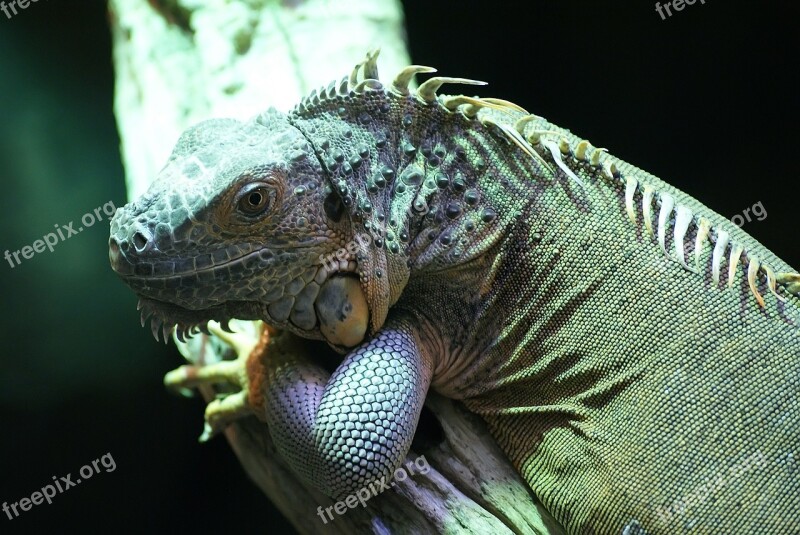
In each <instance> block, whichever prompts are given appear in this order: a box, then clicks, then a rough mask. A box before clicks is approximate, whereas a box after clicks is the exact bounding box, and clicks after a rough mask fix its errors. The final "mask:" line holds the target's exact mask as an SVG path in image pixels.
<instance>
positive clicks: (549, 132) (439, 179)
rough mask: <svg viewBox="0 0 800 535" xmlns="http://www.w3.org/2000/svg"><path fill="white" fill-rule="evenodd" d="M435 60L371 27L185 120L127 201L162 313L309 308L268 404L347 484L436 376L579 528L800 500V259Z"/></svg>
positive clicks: (763, 513)
mask: <svg viewBox="0 0 800 535" xmlns="http://www.w3.org/2000/svg"><path fill="white" fill-rule="evenodd" d="M414 72H426V71H425V69H424V68H411V69H409V70H407V71H404V72H403V73H401V74H400V75H398V77H397V78H396V79H395V81H394V82H393V84H392V86H391V87H388V88H384V87H383V86H382V85H381V84H380V83H379V82H378V81H377V69H376V67H375V54H373V55H369V56H368V57H367V60H366V61H365V62H364V63H362V64H359V65H358V66H357V67H356V69H355V70H354V73H353V75H351V77H350V79H349V80H348V79H345V80H343V81H342V82H341V83H334V84H331V85H330V86H328V87H327V88H323V89H322V90H320V92H314V93H312V95H310V96H309V97H308V98H306V99H304V101H303V102H302V103H301V104H300V105H299V106H298V107H297V108H296V109H295V110H293V111H292V112H291V113H290V114H289V115H288V116H285V115H282V114H279V113H277V112H274V111H270V112H267V113H265V114H263V115H261V116H260V117H259V118H257V119H256V120H254V121H252V122H250V123H238V122H235V121H209V122H205V123H201V124H200V125H198V126H195V127H194V128H192V129H190V130H189V131H188V132H187V133H186V134H184V136H183V137H182V138H181V141H179V143H178V146H177V147H176V149H175V151H174V153H173V155H172V156H171V158H170V160H169V163H168V165H167V167H166V168H165V169H164V171H162V174H161V176H159V178H158V180H156V181H155V182H154V183H153V185H152V186H151V188H150V190H149V191H148V192H147V194H146V195H145V196H144V197H143V198H142V199H140V200H138V201H136V202H135V203H132V204H129V205H128V206H126V207H125V208H123V209H121V210H119V211H118V212H117V215H116V216H115V218H114V220H113V222H112V237H111V242H110V243H111V261H112V265H113V267H114V269H115V270H116V271H117V272H118V273H119V274H120V275H121V276H122V277H123V279H124V280H125V281H126V282H127V283H128V284H129V285H130V286H131V287H132V288H133V289H134V290H135V291H136V292H137V293H138V294H139V295H140V296H141V297H142V298H143V307H144V309H145V313H146V314H153V315H154V321H153V325H154V332H157V330H156V329H157V327H158V326H159V325H161V324H163V325H164V326H165V327H164V328H165V334H166V330H167V329H168V328H171V326H172V325H174V324H178V336H179V337H181V336H183V335H184V334H185V333H186V332H187V331H189V332H190V331H193V330H194V327H195V326H196V325H200V324H202V323H203V322H205V321H207V320H209V319H216V320H220V321H223V322H224V321H225V320H227V319H228V318H231V317H237V318H240V319H261V320H263V321H264V322H265V323H267V324H268V325H271V326H273V327H277V328H279V329H283V330H286V331H289V332H288V333H287V332H285V333H282V334H280V335H276V336H275V337H274V340H273V342H272V346H271V347H270V348H269V349H268V354H269V355H270V356H269V358H266V359H263V362H264V366H265V367H266V368H265V370H264V371H263V377H261V378H260V380H259V381H258V386H256V387H255V388H257V389H259V396H257V398H258V399H259V400H262V401H260V402H258V403H254V402H252V401H251V402H249V404H248V408H249V409H250V410H253V411H255V412H257V413H258V414H259V415H260V416H261V417H262V418H263V419H265V421H266V422H267V424H268V425H269V426H270V427H271V429H272V430H273V436H274V438H275V441H276V445H277V447H278V448H279V450H280V451H281V452H282V453H283V454H284V455H285V456H286V457H287V459H288V460H289V462H290V464H291V465H292V466H293V467H294V468H295V470H296V471H297V472H298V473H299V474H300V475H301V476H302V477H304V478H305V479H307V480H308V481H310V482H312V483H313V484H315V485H316V486H318V487H319V488H320V489H322V490H323V491H325V492H326V493H328V494H330V495H332V496H337V497H338V496H344V495H347V494H349V493H351V492H353V491H355V490H357V489H359V488H362V487H363V486H364V485H365V484H367V483H368V482H370V481H372V480H374V479H377V478H379V477H382V476H388V475H389V474H390V473H391V472H392V470H394V468H396V467H397V466H398V465H399V464H400V462H401V461H402V460H403V458H404V456H405V454H406V453H407V451H408V448H409V445H410V441H411V438H412V436H413V433H414V429H415V427H416V423H417V419H418V416H419V412H420V410H421V406H422V403H423V401H424V398H425V395H426V393H427V390H428V388H429V387H433V388H434V389H436V390H437V391H439V392H441V393H442V394H444V395H446V396H449V397H452V398H456V399H460V400H463V401H464V403H465V404H466V406H467V407H468V408H470V409H471V410H473V411H474V412H476V413H478V414H480V415H481V416H483V417H484V418H485V419H486V421H487V422H488V424H489V426H490V429H491V430H492V432H493V434H494V436H495V438H496V439H497V441H498V443H499V444H500V446H501V447H502V448H503V449H504V451H505V452H506V454H507V455H508V456H509V458H510V459H511V461H512V462H513V463H514V464H515V466H517V468H518V469H519V470H520V473H521V474H522V475H523V477H524V478H525V479H526V480H527V481H528V483H529V485H530V486H531V488H532V490H533V491H534V492H535V493H536V495H537V496H538V497H539V498H540V499H541V501H542V502H543V504H544V505H545V506H546V507H547V508H548V509H549V510H550V511H551V512H552V513H553V515H554V516H555V517H556V519H558V520H559V522H561V523H562V525H563V526H564V527H565V528H566V529H567V530H568V531H569V532H572V533H583V532H592V530H593V531H594V532H598V533H613V532H616V533H618V532H620V531H621V530H623V529H624V528H625V527H628V528H629V529H633V528H635V527H636V526H640V527H644V529H646V530H647V532H648V533H675V532H678V531H680V530H691V529H694V530H695V531H696V532H699V533H729V532H753V531H754V530H756V529H760V530H765V531H766V532H774V533H777V532H786V531H787V529H788V528H789V527H793V526H796V525H797V524H798V523H799V522H800V484H799V481H798V476H797V465H796V461H795V459H796V458H797V456H798V452H797V448H798V444H800V425H798V419H799V417H800V405H799V404H798V398H800V330H799V329H798V324H800V320H799V319H798V318H800V299H798V294H800V276H798V275H796V274H794V273H793V270H791V269H790V268H789V266H787V265H786V264H784V263H783V262H782V261H781V260H780V259H778V258H777V257H776V256H774V255H773V254H772V253H770V252H769V251H768V250H766V249H765V248H764V247H763V246H762V245H760V244H759V243H758V242H756V241H755V240H754V239H753V238H751V237H750V236H749V235H747V234H746V233H745V232H743V231H741V230H740V229H738V228H736V227H733V226H732V225H730V224H729V223H728V222H727V221H726V220H725V219H724V218H723V217H722V216H720V215H718V214H715V213H714V212H713V211H711V210H709V209H708V208H706V207H705V206H703V205H702V204H700V203H699V202H697V201H696V200H694V199H692V198H691V197H689V196H687V195H686V194H684V193H682V192H680V191H678V190H675V189H674V188H672V187H670V186H669V185H667V184H665V183H663V182H661V181H660V180H658V179H657V178H655V177H653V176H652V175H649V174H647V173H645V172H643V171H641V170H639V169H636V168H635V167H633V166H630V165H628V164H626V163H624V162H621V161H618V160H615V159H613V158H611V157H610V156H609V155H607V154H605V153H603V152H601V151H599V150H597V149H594V148H592V147H591V146H589V145H588V143H586V142H582V141H581V140H580V139H579V138H577V137H575V136H573V135H571V134H569V132H567V131H566V130H563V129H561V128H559V127H556V126H554V125H552V124H550V123H548V122H547V121H545V120H544V119H541V118H538V117H534V116H529V115H527V113H526V112H524V110H521V109H519V108H517V107H516V106H514V105H512V104H510V103H506V102H503V101H497V100H492V99H470V98H467V97H444V96H438V95H436V94H435V90H436V88H437V87H438V84H439V82H438V81H437V79H432V80H430V81H429V82H427V83H425V84H423V85H422V86H421V87H420V88H419V90H418V91H417V92H410V91H409V90H408V81H409V80H410V78H411V76H412V75H413V73H414ZM359 75H360V76H359ZM461 82H465V83H466V82H469V81H463V80H462V81H461ZM198 162H200V164H198ZM253 188H256V189H257V191H258V194H257V195H256V196H255V197H251V196H250V194H251V193H252V190H253ZM263 199H268V200H269V202H268V203H266V204H265V205H264V206H260V205H259V202H256V201H261V200H263ZM651 229H652V232H651ZM208 255H211V256H210V257H209V256H208ZM337 255H338V256H337ZM331 259H336V260H335V261H332V260H331ZM326 266H327V267H326ZM355 277H357V279H356V278H355ZM289 296H297V297H295V298H291V297H289ZM322 296H324V299H323V297H322ZM323 301H324V302H323ZM290 333H291V334H290ZM293 336H301V337H305V338H315V339H325V340H327V341H328V342H329V343H330V344H331V345H332V346H333V347H335V348H336V349H338V350H339V351H340V352H343V353H345V355H344V357H343V362H342V364H341V365H340V366H339V367H338V369H337V370H336V371H335V372H334V374H333V375H331V376H328V374H327V373H326V372H324V371H323V370H322V369H321V368H319V367H317V366H316V365H314V364H313V363H311V362H310V361H308V360H306V359H304V358H303V357H302V355H298V352H297V351H294V350H293V345H292V338H293ZM273 355H274V356H275V358H272V357H273ZM210 375H213V374H210ZM243 386H245V387H246V386H247V385H243ZM251 386H252V385H251ZM251 398H252V396H251ZM241 399H242V400H246V399H247V398H246V397H245V396H242V398H241ZM242 403H247V402H246V401H242ZM254 405H257V406H254ZM231 412H232V413H233V414H235V415H237V416H238V415H239V414H240V413H241V407H236V408H235V410H232V411H231ZM629 532H630V531H629Z"/></svg>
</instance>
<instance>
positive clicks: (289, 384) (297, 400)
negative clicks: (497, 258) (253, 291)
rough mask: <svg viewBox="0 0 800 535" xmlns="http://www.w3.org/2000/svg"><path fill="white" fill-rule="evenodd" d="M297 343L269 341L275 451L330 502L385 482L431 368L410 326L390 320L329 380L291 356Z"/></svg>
mask: <svg viewBox="0 0 800 535" xmlns="http://www.w3.org/2000/svg"><path fill="white" fill-rule="evenodd" d="M294 343H296V339H294V338H293V337H292V335H290V334H288V333H281V334H279V335H276V336H275V337H274V338H273V345H272V346H271V347H270V348H269V350H268V354H269V356H268V357H267V360H268V364H267V366H266V375H265V380H264V382H263V399H264V414H265V415H266V420H267V423H268V425H269V426H270V432H271V434H272V436H273V438H274V440H275V445H276V447H277V448H278V451H280V452H281V454H282V455H283V456H284V457H285V458H286V459H287V461H288V462H289V464H290V465H291V466H292V468H293V469H294V470H295V471H296V472H297V473H298V474H299V475H300V476H301V477H303V478H304V479H305V480H307V481H309V482H310V483H312V484H313V485H315V486H316V487H318V488H319V489H320V490H322V491H323V492H325V493H326V494H328V495H329V496H333V497H337V498H338V497H342V496H346V495H348V494H351V493H353V492H354V491H356V490H358V489H361V488H364V487H365V486H366V485H367V484H369V483H370V482H372V481H376V480H379V479H381V478H382V477H385V478H387V479H388V478H389V476H390V475H391V474H392V473H393V471H394V470H395V469H396V468H397V467H398V466H399V465H400V463H401V462H402V461H403V459H404V458H405V456H406V454H407V453H408V450H409V448H410V446H411V440H412V438H413V436H414V432H415V430H416V427H417V422H418V420H419V414H420V411H421V410H422V405H423V403H424V401H425V395H426V393H427V391H428V386H429V385H430V382H431V374H432V369H433V366H432V365H431V359H430V357H429V355H428V354H426V351H424V350H423V346H422V343H421V341H420V337H419V334H418V331H417V329H415V327H414V326H413V324H412V323H411V322H410V321H407V320H392V319H390V320H389V321H388V322H387V324H386V325H385V326H384V327H383V329H381V331H379V332H378V333H377V334H376V335H375V336H374V338H372V339H371V340H369V341H368V342H366V343H364V344H362V345H361V346H359V347H357V348H356V349H354V350H352V351H351V352H350V353H348V354H347V356H346V357H345V359H344V361H343V362H342V363H341V365H339V367H338V368H337V369H336V371H335V372H334V373H333V375H331V376H330V377H328V374H327V373H326V372H325V371H324V370H322V368H320V367H318V366H315V365H313V364H311V363H309V362H307V361H303V360H301V359H300V358H297V356H298V351H297V350H296V349H295V348H294V347H293V344H294Z"/></svg>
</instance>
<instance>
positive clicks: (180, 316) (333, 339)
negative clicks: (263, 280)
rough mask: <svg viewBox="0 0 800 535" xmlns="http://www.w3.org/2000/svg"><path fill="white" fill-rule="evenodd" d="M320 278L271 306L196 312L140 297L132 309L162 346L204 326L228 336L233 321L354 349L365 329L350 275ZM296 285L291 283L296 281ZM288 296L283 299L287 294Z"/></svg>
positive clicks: (363, 309)
mask: <svg viewBox="0 0 800 535" xmlns="http://www.w3.org/2000/svg"><path fill="white" fill-rule="evenodd" d="M320 271H321V273H320V276H318V277H317V278H315V279H314V281H311V282H309V283H307V284H306V285H305V286H304V287H303V288H302V289H300V290H299V291H297V287H296V286H295V287H294V288H291V289H290V288H289V285H286V287H284V288H283V289H282V291H283V292H284V293H286V295H284V296H283V297H281V298H280V299H279V300H278V301H275V302H273V303H271V304H269V303H264V302H260V301H226V302H223V303H220V304H217V305H212V306H209V307H205V308H200V309H189V308H186V307H183V306H181V305H178V304H175V303H172V302H167V301H162V300H160V299H157V298H153V297H150V296H144V295H142V294H139V295H140V300H139V305H138V307H137V308H138V309H139V310H140V311H141V322H142V326H144V325H145V324H146V322H147V320H148V319H149V320H150V329H151V332H152V333H153V337H154V338H155V339H156V341H158V340H159V333H161V335H162V338H163V340H164V342H165V343H166V342H167V340H168V339H169V335H170V334H171V333H172V332H173V330H174V332H175V336H176V338H177V339H178V340H179V341H181V342H184V341H185V340H186V339H187V338H191V337H192V336H194V335H195V334H199V333H200V332H203V333H206V334H209V332H208V329H207V323H208V321H211V320H214V321H217V322H219V323H220V325H221V327H222V329H224V330H226V331H227V330H229V327H228V322H229V321H230V320H231V319H233V318H236V319H242V320H259V319H260V320H264V321H265V322H267V323H268V324H270V325H272V326H274V327H278V328H284V329H287V330H289V331H293V332H295V333H296V334H298V335H300V336H302V337H304V338H312V339H324V340H326V341H327V342H328V343H330V344H331V345H333V346H334V347H336V348H342V349H344V348H350V347H354V346H356V345H357V344H359V343H360V342H361V341H362V340H363V339H364V337H365V336H366V332H367V329H368V326H369V319H370V314H369V307H368V305H367V301H366V299H365V297H364V293H363V290H362V288H361V284H360V282H359V279H358V277H357V276H355V275H356V273H355V272H353V271H349V270H348V271H337V272H333V273H328V272H326V271H325V270H324V268H323V269H322V270H320ZM296 280H297V279H296ZM287 292H288V293H287Z"/></svg>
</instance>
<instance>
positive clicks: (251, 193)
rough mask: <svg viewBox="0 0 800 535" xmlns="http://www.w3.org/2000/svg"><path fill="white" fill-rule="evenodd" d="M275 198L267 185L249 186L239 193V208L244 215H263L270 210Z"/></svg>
mask: <svg viewBox="0 0 800 535" xmlns="http://www.w3.org/2000/svg"><path fill="white" fill-rule="evenodd" d="M273 196H274V193H273V192H272V191H271V190H270V189H269V188H268V187H267V186H266V185H265V184H260V183H256V184H248V185H247V186H245V187H244V188H242V190H241V191H240V192H239V195H238V196H237V197H238V200H237V206H238V208H239V211H240V212H242V213H243V214H244V215H247V216H255V215H261V214H263V213H264V212H266V211H267V210H268V209H269V207H270V205H271V204H272V197H273Z"/></svg>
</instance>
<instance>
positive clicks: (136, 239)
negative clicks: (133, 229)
mask: <svg viewBox="0 0 800 535" xmlns="http://www.w3.org/2000/svg"><path fill="white" fill-rule="evenodd" d="M133 245H134V247H136V250H137V251H139V252H140V253H141V252H142V251H144V249H145V248H146V247H147V238H145V237H144V234H142V233H141V232H137V233H135V234H134V235H133Z"/></svg>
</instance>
